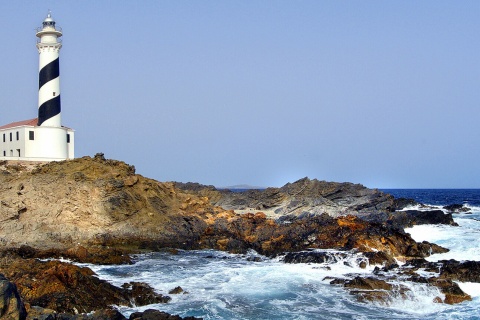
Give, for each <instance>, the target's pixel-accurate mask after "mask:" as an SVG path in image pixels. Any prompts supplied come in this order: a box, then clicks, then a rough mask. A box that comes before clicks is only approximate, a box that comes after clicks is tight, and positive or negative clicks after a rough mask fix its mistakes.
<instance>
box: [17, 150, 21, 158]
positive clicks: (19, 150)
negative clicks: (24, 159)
mask: <svg viewBox="0 0 480 320" xmlns="http://www.w3.org/2000/svg"><path fill="white" fill-rule="evenodd" d="M17 152H18V157H19V158H20V149H17Z"/></svg>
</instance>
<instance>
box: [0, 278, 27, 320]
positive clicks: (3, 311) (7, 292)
mask: <svg viewBox="0 0 480 320" xmlns="http://www.w3.org/2000/svg"><path fill="white" fill-rule="evenodd" d="M26 316H27V312H26V310H25V306H24V304H23V302H22V300H21V299H20V295H19V293H18V291H17V287H16V286H15V284H14V283H12V282H10V281H8V280H7V278H5V276H4V275H3V274H0V318H2V319H8V320H10V319H11V320H17V319H21V320H22V319H25V318H26Z"/></svg>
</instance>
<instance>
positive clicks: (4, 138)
mask: <svg viewBox="0 0 480 320" xmlns="http://www.w3.org/2000/svg"><path fill="white" fill-rule="evenodd" d="M3 142H5V133H4V134H3Z"/></svg>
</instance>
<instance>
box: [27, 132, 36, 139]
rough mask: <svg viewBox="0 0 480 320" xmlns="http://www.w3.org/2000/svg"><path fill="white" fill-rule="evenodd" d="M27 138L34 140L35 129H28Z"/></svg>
mask: <svg viewBox="0 0 480 320" xmlns="http://www.w3.org/2000/svg"><path fill="white" fill-rule="evenodd" d="M28 140H35V131H28Z"/></svg>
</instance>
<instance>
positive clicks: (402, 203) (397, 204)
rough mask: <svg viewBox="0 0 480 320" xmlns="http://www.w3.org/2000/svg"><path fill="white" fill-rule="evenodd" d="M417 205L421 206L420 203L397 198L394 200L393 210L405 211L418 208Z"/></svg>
mask: <svg viewBox="0 0 480 320" xmlns="http://www.w3.org/2000/svg"><path fill="white" fill-rule="evenodd" d="M417 205H419V203H418V202H417V201H415V200H413V199H408V198H395V199H394V200H393V209H395V211H398V210H403V209H405V208H407V207H411V206H417Z"/></svg>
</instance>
